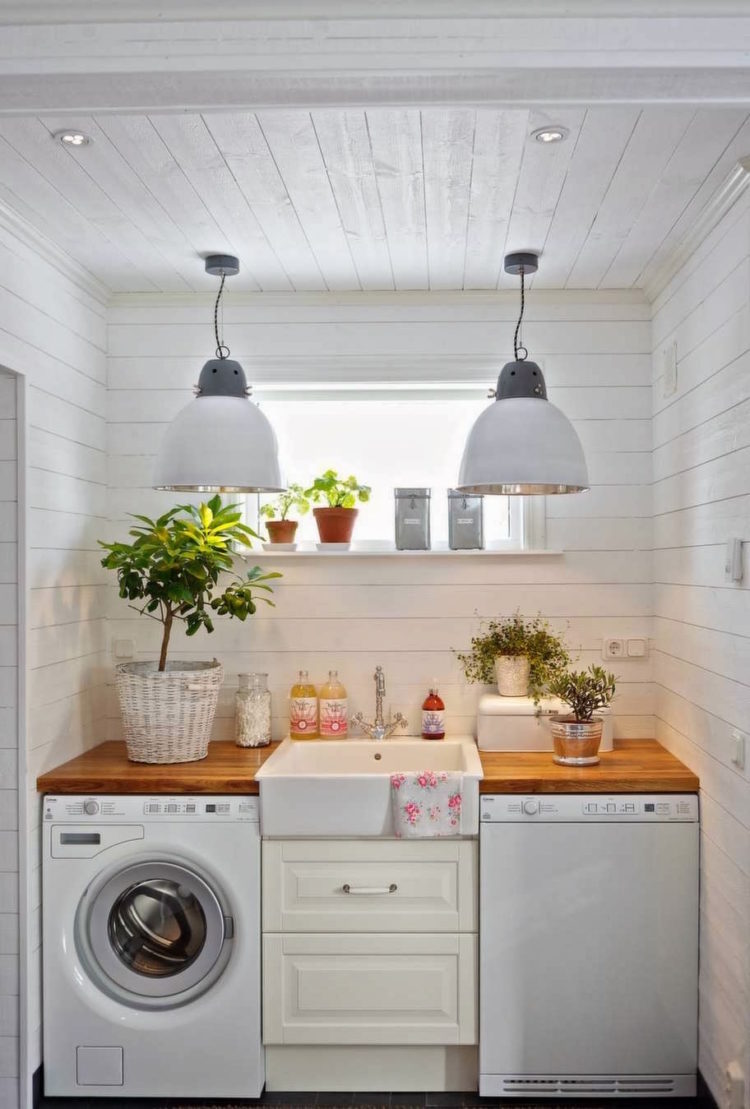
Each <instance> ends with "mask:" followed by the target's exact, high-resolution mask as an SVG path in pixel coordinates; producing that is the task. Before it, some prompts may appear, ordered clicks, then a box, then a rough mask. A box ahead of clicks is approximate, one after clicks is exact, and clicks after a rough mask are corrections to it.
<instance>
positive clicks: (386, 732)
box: [352, 666, 408, 739]
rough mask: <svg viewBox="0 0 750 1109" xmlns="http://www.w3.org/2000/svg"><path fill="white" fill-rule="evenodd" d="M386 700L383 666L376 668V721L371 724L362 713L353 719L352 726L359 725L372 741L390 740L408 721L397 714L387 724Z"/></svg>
mask: <svg viewBox="0 0 750 1109" xmlns="http://www.w3.org/2000/svg"><path fill="white" fill-rule="evenodd" d="M384 698H385V674H384V673H383V667H382V666H376V667H375V719H374V720H373V721H372V722H370V721H369V720H365V718H364V716H363V715H362V713H361V712H356V713H355V714H354V716H353V717H352V724H359V726H360V728H361V729H362V731H363V732H364V733H365V735H369V737H370V739H388V736H391V735H393V733H394V732H395V730H396V728H405V727H406V726H407V724H408V720H407V719H406V717H405V716H402V715H401V713H400V712H397V713H396V715H395V716H394V717H393V719H392V720H389V721H388V723H387V724H386V722H385V720H384V719H383V699H384Z"/></svg>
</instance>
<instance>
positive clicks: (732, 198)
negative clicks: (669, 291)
mask: <svg viewBox="0 0 750 1109" xmlns="http://www.w3.org/2000/svg"><path fill="white" fill-rule="evenodd" d="M748 185H750V156H748V157H746V158H740V160H739V161H738V162H737V163H736V165H735V166H734V167H733V168H732V169H731V170H730V172H729V173H728V174H727V176H726V177H725V178H724V180H723V181H722V183H721V184H720V185H719V187H718V189H717V190H716V192H715V193H714V194H713V196H712V197H711V198H710V199H709V200H708V202H707V203H706V204H705V205H704V207H703V208H702V209H701V211H700V212H699V213H698V216H697V217H696V218H695V219H694V220H693V222H692V224H691V225H690V227H689V228H688V229H687V230H686V231H685V232H684V234H683V235H681V237H680V241H679V242H678V244H677V246H676V247H675V249H674V250H673V251H672V253H671V254H669V255H668V257H667V258H666V259H665V260H664V262H662V264H661V265H660V266H659V267H658V268H657V269H656V270H655V271H654V274H653V276H652V277H649V278H647V280H646V282H645V285H644V292H645V294H646V296H647V297H648V299H649V300H650V301H652V302H653V301H655V300H656V298H657V297H658V296H659V295H660V294H661V293H663V292H664V290H665V289H666V287H667V285H668V284H669V282H670V281H671V280H672V278H673V277H674V276H675V275H676V274H677V273H679V271H680V269H681V268H682V267H683V266H684V264H685V262H687V260H688V258H689V257H690V256H691V255H692V254H694V253H695V251H696V250H697V249H698V247H699V246H700V244H701V243H702V242H703V240H704V239H705V238H706V237H707V236H708V235H710V233H711V232H712V231H713V229H714V228H715V227H716V226H717V225H718V224H719V223H720V222H721V220H722V219H723V218H724V216H725V215H726V214H727V212H729V210H730V209H731V208H732V207H733V206H734V205H735V204H736V203H737V201H738V200H739V198H740V197H741V196H742V194H743V193H744V191H745V189H746V188H747V187H748Z"/></svg>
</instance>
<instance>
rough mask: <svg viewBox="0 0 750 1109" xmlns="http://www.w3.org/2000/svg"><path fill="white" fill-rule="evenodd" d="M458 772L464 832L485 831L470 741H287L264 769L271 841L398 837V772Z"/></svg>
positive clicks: (264, 818)
mask: <svg viewBox="0 0 750 1109" xmlns="http://www.w3.org/2000/svg"><path fill="white" fill-rule="evenodd" d="M420 770H449V771H450V770H452V771H458V772H460V773H462V774H463V775H464V782H463V817H462V830H463V832H464V834H466V835H476V834H477V833H478V831H479V779H480V778H481V777H482V764H481V761H480V758H479V753H478V751H477V747H476V743H475V742H474V739H473V738H472V737H471V736H466V737H464V736H454V737H451V738H450V739H444V740H438V741H436V740H423V739H418V738H414V737H413V736H406V737H395V736H394V737H392V738H391V739H386V740H383V741H375V740H371V739H347V740H335V739H334V740H310V739H307V740H291V739H285V740H284V742H283V743H282V744H281V746H280V747H279V748H278V750H277V751H275V752H274V753H273V755H271V757H270V758H269V759H268V760H267V761H266V762H265V763H264V764H263V766H262V767H261V768H260V770H259V771H258V773H257V774H256V778H257V779H258V781H259V783H260V812H261V832H262V833H263V835H264V836H392V835H393V820H392V817H391V783H390V778H391V774H398V773H409V772H410V771H411V772H414V773H417V772H418V771H420Z"/></svg>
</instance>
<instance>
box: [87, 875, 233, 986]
mask: <svg viewBox="0 0 750 1109" xmlns="http://www.w3.org/2000/svg"><path fill="white" fill-rule="evenodd" d="M79 935H80V936H81V938H82V940H83V948H84V952H85V954H86V955H87V956H88V958H87V959H86V961H87V962H88V963H90V964H91V970H92V971H93V974H94V977H97V978H99V979H100V980H101V983H102V984H103V985H104V986H105V988H108V989H109V990H110V991H112V990H113V989H114V992H115V993H116V994H117V995H118V997H120V998H121V999H123V1000H128V1001H129V1002H130V1003H131V1004H135V1005H138V1004H145V1005H147V1006H148V1007H149V1008H151V1007H161V1006H163V1007H167V1006H170V1005H174V1004H181V1003H182V1002H183V1001H185V1000H189V998H190V997H194V996H196V995H197V994H199V993H202V992H203V991H204V990H205V989H207V988H208V986H209V985H210V984H211V983H212V982H213V981H214V980H215V979H216V977H217V976H218V975H219V974H220V973H221V971H222V970H223V968H224V964H225V962H226V959H225V958H222V956H223V955H225V954H226V949H225V945H226V942H227V940H228V939H229V936H228V934H227V926H226V919H225V916H224V912H223V910H222V907H221V905H220V903H219V899H218V897H217V896H216V894H215V893H214V891H213V890H212V889H211V887H210V886H209V884H208V882H207V881H206V880H205V879H204V878H202V877H201V876H200V875H199V874H197V873H196V872H195V871H194V870H193V869H192V868H190V867H189V866H187V865H185V864H184V863H176V862H154V861H149V862H140V863H135V864H131V865H130V866H127V867H124V868H122V869H121V870H118V871H117V872H116V873H114V874H113V875H112V876H111V877H110V878H108V879H107V880H105V881H104V883H103V884H102V885H101V886H100V887H99V888H98V889H96V890H93V891H91V896H90V900H88V902H87V903H84V904H82V905H81V907H80V909H79ZM123 994H124V995H125V996H124V997H123ZM185 994H188V997H185V996H184V995H185Z"/></svg>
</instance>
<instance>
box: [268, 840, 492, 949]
mask: <svg viewBox="0 0 750 1109" xmlns="http://www.w3.org/2000/svg"><path fill="white" fill-rule="evenodd" d="M476 857H477V853H476V842H475V841H473V840H450V841H449V840H427V841H424V842H422V843H414V842H412V843H401V842H398V841H395V842H394V841H393V840H380V841H378V840H374V841H372V840H370V841H368V840H267V841H266V842H265V843H264V848H263V931H264V932H475V931H476V927H477V925H476V912H477V909H476V904H477V896H476Z"/></svg>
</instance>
